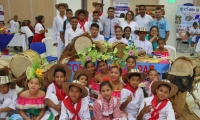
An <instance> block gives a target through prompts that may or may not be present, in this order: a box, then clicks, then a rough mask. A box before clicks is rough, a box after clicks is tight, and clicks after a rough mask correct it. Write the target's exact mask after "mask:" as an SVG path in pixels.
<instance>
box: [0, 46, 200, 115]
mask: <svg viewBox="0 0 200 120" xmlns="http://www.w3.org/2000/svg"><path fill="white" fill-rule="evenodd" d="M13 51H14V50H13V49H12V48H11V53H13ZM52 51H53V55H55V54H56V48H55V47H54V48H52ZM13 56H14V55H11V56H1V57H0V61H1V60H4V61H10V60H11V59H12V57H13ZM172 56H173V55H172ZM176 56H177V57H179V56H187V57H190V55H189V53H179V52H177V54H176ZM197 88H198V89H199V90H200V85H198V84H197ZM17 91H20V89H19V88H17ZM194 94H195V95H196V97H197V98H199V99H200V91H198V90H196V91H195V92H194ZM191 101H194V99H193V98H192V96H191V95H190V94H188V96H187V102H191ZM191 109H192V110H193V111H194V112H195V113H196V114H197V115H198V116H199V117H200V108H199V107H198V105H192V106H191Z"/></svg>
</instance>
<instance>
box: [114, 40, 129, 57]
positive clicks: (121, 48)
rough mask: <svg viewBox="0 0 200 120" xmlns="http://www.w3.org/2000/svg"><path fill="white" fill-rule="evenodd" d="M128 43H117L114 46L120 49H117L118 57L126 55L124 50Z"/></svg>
mask: <svg viewBox="0 0 200 120" xmlns="http://www.w3.org/2000/svg"><path fill="white" fill-rule="evenodd" d="M126 46H127V45H126V44H124V43H119V44H117V45H116V46H115V47H114V48H117V49H118V51H117V53H116V56H117V57H119V58H123V57H124V52H123V50H124V49H125V47H126Z"/></svg>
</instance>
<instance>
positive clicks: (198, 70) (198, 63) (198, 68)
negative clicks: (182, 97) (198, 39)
mask: <svg viewBox="0 0 200 120" xmlns="http://www.w3.org/2000/svg"><path fill="white" fill-rule="evenodd" d="M190 59H191V60H192V63H193V65H194V66H195V72H194V76H200V58H190Z"/></svg>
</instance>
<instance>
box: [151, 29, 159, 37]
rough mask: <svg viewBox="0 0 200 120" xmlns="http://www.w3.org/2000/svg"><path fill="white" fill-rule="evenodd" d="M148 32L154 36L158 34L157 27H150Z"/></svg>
mask: <svg viewBox="0 0 200 120" xmlns="http://www.w3.org/2000/svg"><path fill="white" fill-rule="evenodd" d="M150 34H151V35H152V36H154V35H156V36H157V35H158V30H157V28H152V29H151V31H150Z"/></svg>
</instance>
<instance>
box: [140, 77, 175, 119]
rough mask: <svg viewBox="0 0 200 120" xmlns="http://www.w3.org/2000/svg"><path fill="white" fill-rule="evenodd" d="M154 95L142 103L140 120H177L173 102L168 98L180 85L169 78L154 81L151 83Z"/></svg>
mask: <svg viewBox="0 0 200 120" xmlns="http://www.w3.org/2000/svg"><path fill="white" fill-rule="evenodd" d="M151 92H152V93H153V95H154V96H151V97H148V98H145V99H144V101H143V102H142V104H141V105H140V110H139V114H138V116H137V119H138V120H175V114H174V110H173V107H172V103H171V102H170V101H169V99H168V98H170V97H172V96H174V95H175V94H176V93H177V92H178V87H177V86H176V85H174V84H172V83H170V81H169V80H161V81H154V82H153V83H152V85H151Z"/></svg>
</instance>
